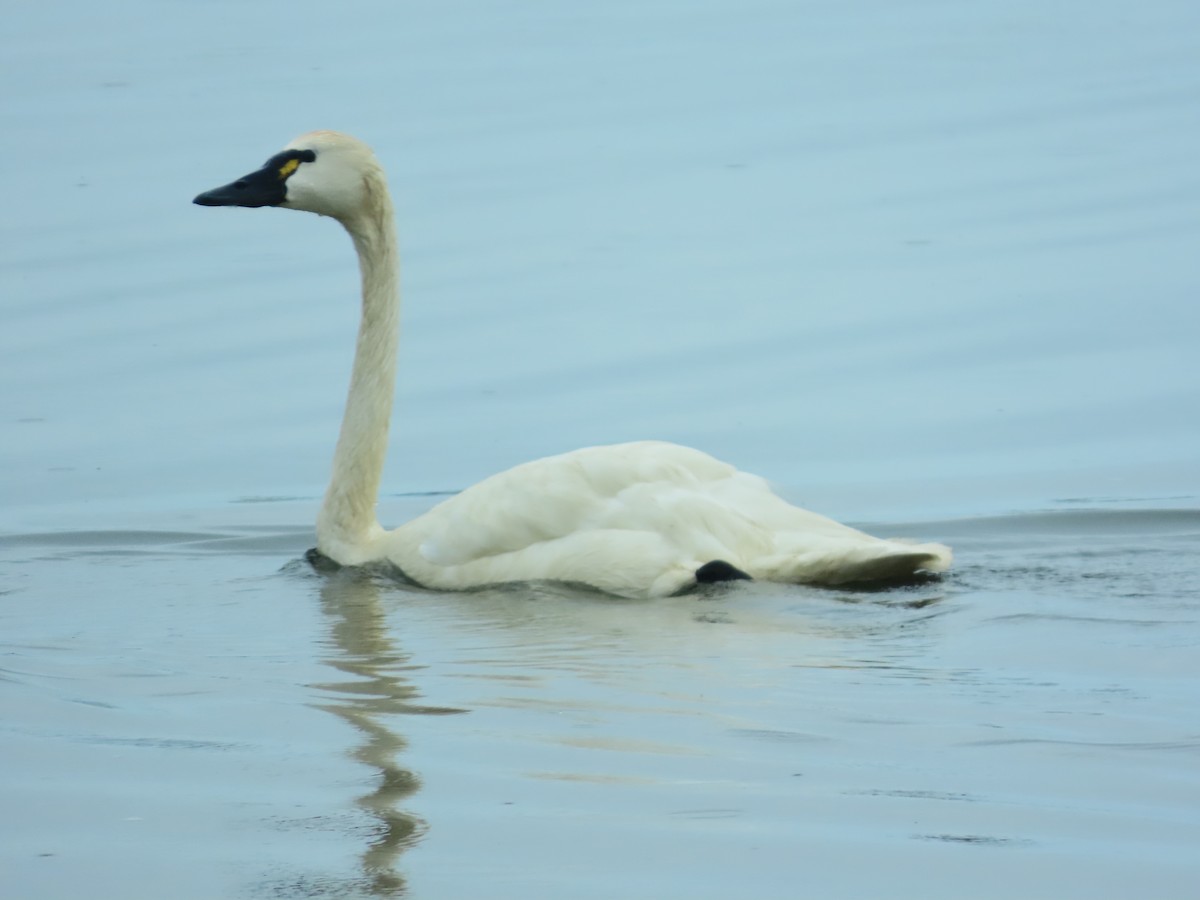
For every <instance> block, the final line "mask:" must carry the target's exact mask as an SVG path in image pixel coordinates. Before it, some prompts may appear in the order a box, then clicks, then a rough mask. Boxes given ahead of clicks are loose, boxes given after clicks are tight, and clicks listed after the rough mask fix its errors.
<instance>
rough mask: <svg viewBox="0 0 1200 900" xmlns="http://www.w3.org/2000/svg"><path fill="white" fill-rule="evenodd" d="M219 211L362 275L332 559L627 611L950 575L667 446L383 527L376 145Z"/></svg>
mask: <svg viewBox="0 0 1200 900" xmlns="http://www.w3.org/2000/svg"><path fill="white" fill-rule="evenodd" d="M195 202H196V203H199V204H201V205H203V206H249V207H258V206H282V207H285V208H288V209H300V210H307V211H309V212H315V213H318V214H320V215H323V216H330V217H332V218H334V219H337V220H338V221H339V222H340V223H341V224H342V226H343V227H344V228H345V229H346V231H348V232H349V233H350V237H351V238H352V239H353V241H354V246H355V249H356V250H357V251H358V259H359V265H360V269H361V273H362V321H361V324H360V327H359V332H358V346H357V350H356V352H355V357H354V366H353V371H352V374H351V378H350V393H349V397H348V399H347V402H346V411H345V416H344V418H343V420H342V429H341V434H340V436H339V438H338V443H337V449H336V451H335V453H334V459H333V474H332V478H331V480H330V483H329V488H328V490H327V492H326V494H325V499H324V502H323V503H322V506H321V511H320V514H319V516H318V518H317V549H318V550H319V552H320V553H322V554H324V555H325V556H327V557H329V558H330V559H332V560H334V561H335V562H337V563H340V564H342V565H350V566H353V565H359V564H363V563H368V562H373V561H383V560H390V561H391V562H392V563H394V564H395V565H396V566H398V567H399V568H400V569H401V570H402V571H403V572H404V573H405V575H407V576H408V577H409V578H411V579H413V580H414V581H416V582H418V583H420V584H422V585H425V586H427V587H431V588H440V589H447V590H455V589H464V588H471V587H478V586H481V585H487V584H499V583H505V582H520V581H533V580H543V579H548V580H554V581H563V582H575V583H580V584H585V585H590V586H592V587H594V588H598V589H599V590H602V591H606V592H609V593H612V594H617V595H621V596H626V597H660V596H666V595H669V594H674V593H678V592H680V591H685V590H687V589H689V588H691V587H694V586H695V585H696V584H697V583H698V582H709V581H723V580H731V579H736V578H756V579H762V580H765V581H777V582H800V583H810V584H844V583H849V582H865V581H876V580H886V579H893V578H899V577H904V576H906V575H909V574H912V573H914V572H916V571H918V570H925V571H942V570H944V569H946V568H947V567H948V566H949V564H950V558H951V557H950V551H949V549H948V548H946V547H944V546H942V545H941V544H912V543H906V542H903V541H893V540H880V539H879V538H874V537H871V536H870V535H868V534H864V533H863V532H861V531H856V530H855V529H853V528H849V527H847V526H845V525H841V524H839V523H837V522H834V521H833V520H831V519H827V518H825V517H824V516H820V515H817V514H816V513H812V512H808V511H806V510H803V509H799V508H798V507H795V506H792V505H790V504H788V503H786V502H784V501H783V500H781V499H780V498H779V497H777V496H775V494H773V493H772V492H771V490H770V489H769V488H768V487H767V485H766V483H765V482H764V481H763V480H762V479H760V478H757V477H755V476H753V475H747V474H745V473H743V472H738V471H737V470H736V469H734V468H733V467H732V466H729V465H727V464H725V463H723V462H720V461H718V460H716V459H713V458H712V457H711V456H708V455H706V454H704V453H701V452H700V451H698V450H692V449H690V448H688V447H680V446H677V445H674V444H667V443H661V442H657V441H645V442H638V443H629V444H617V445H615V446H608V447H588V448H585V449H582V450H576V451H574V452H572V453H565V454H563V455H561V456H551V457H548V458H546V459H539V460H536V461H534V462H529V463H525V464H524V465H519V466H517V467H515V468H513V469H509V470H508V471H506V472H501V473H500V474H499V475H494V476H492V477H491V478H488V479H486V480H484V481H482V482H480V483H479V484H477V485H475V486H474V487H471V488H468V489H467V490H465V491H463V492H462V493H461V494H458V495H456V496H454V497H451V498H450V499H448V500H446V501H444V502H443V503H440V504H439V505H438V506H436V507H434V508H433V509H432V510H430V511H429V512H427V513H425V514H424V515H422V516H420V517H419V518H417V519H415V520H413V521H411V522H409V523H407V524H406V525H401V526H400V527H399V528H397V529H395V530H394V531H385V530H384V529H383V528H382V527H380V525H379V522H378V520H377V518H376V514H375V505H376V501H377V497H378V494H379V484H380V478H381V474H382V469H383V461H384V455H385V450H386V447H387V435H388V420H389V417H390V414H391V410H392V398H393V391H394V385H395V373H396V349H397V341H398V320H399V294H398V290H397V281H398V275H397V256H396V238H395V225H394V222H393V213H392V202H391V198H390V196H389V194H388V190H387V184H386V182H385V179H384V174H383V170H382V169H381V167H380V165H379V163H378V162H377V161H376V159H375V156H374V154H373V153H372V152H371V150H370V148H368V147H367V146H366V145H365V144H363V143H361V142H360V141H358V140H356V139H354V138H352V137H350V136H348V135H345V134H339V133H337V132H332V131H316V132H312V133H311V134H305V135H302V136H301V137H299V138H297V139H296V140H295V141H293V142H292V143H290V144H288V146H287V147H286V148H285V149H284V150H283V151H282V152H280V153H277V154H276V155H275V156H273V157H271V159H269V160H268V161H267V163H266V165H265V166H264V167H263V168H262V169H259V170H258V171H256V172H254V173H252V174H250V175H247V176H246V177H245V178H241V179H239V180H238V181H235V182H233V183H231V184H229V185H226V186H224V187H221V188H217V189H215V190H212V191H208V192H206V193H203V194H201V195H200V196H198V197H197V198H196V200H195Z"/></svg>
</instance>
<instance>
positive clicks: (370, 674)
mask: <svg viewBox="0 0 1200 900" xmlns="http://www.w3.org/2000/svg"><path fill="white" fill-rule="evenodd" d="M321 609H322V611H323V612H324V613H325V614H326V615H327V616H328V617H329V620H330V623H331V629H330V638H331V640H330V643H331V647H332V649H333V651H334V655H332V656H331V657H329V658H328V659H327V660H326V662H327V663H328V664H329V665H330V666H332V667H333V668H334V669H336V670H337V671H338V672H340V673H342V674H344V675H346V676H349V677H348V678H347V679H346V680H338V681H331V682H327V683H322V684H316V685H313V687H315V688H318V689H320V690H322V691H324V692H327V693H328V694H330V695H331V697H332V699H331V700H330V701H329V702H327V703H322V704H319V705H320V708H322V709H325V710H328V711H329V712H331V713H333V714H334V715H336V716H338V717H339V718H341V719H344V720H345V721H346V722H348V723H350V724H351V725H352V726H354V728H355V729H357V730H358V731H359V732H360V733H361V734H362V737H363V740H362V743H361V744H359V745H358V747H357V748H356V749H354V750H353V752H352V753H351V755H352V756H353V758H354V759H356V760H358V761H359V762H361V763H363V764H365V765H368V766H370V767H372V768H374V769H378V770H379V774H380V778H379V783H378V785H377V786H376V787H375V789H374V790H373V791H371V792H370V793H368V794H364V795H363V796H361V797H359V798H357V800H356V802H357V804H358V805H359V807H360V808H361V809H362V810H363V811H364V812H366V813H367V814H368V815H369V816H371V818H372V819H374V820H375V822H376V823H377V827H376V828H374V829H373V830H372V835H371V839H370V841H369V843H368V845H367V848H366V849H365V850H364V851H363V855H362V872H363V877H362V883H361V884H360V885H358V886H357V887H358V888H359V889H361V890H363V891H365V892H367V893H368V894H369V895H370V896H373V897H397V896H401V895H403V894H404V892H405V884H404V878H403V876H402V875H400V874H399V873H398V872H397V871H396V859H397V857H398V856H399V855H400V853H402V852H403V851H404V850H405V849H407V848H408V847H411V846H413V845H414V844H416V843H417V842H418V841H419V840H420V839H421V836H422V835H423V834H424V832H425V823H424V822H422V821H421V820H420V819H419V818H418V817H417V816H415V815H413V814H412V813H410V812H407V811H405V810H404V809H402V808H401V806H400V804H401V803H403V802H404V800H405V798H406V797H408V796H409V795H410V794H413V793H415V792H416V790H417V789H418V788H419V787H420V785H421V782H420V780H419V779H418V778H417V776H416V775H415V774H413V773H412V772H410V771H409V770H408V769H405V768H404V767H403V766H401V765H400V764H399V763H398V762H397V761H396V757H397V754H398V753H399V752H400V751H401V750H402V749H404V747H405V745H406V741H405V739H404V737H403V736H402V735H400V734H398V733H397V732H396V731H394V730H392V729H393V728H394V726H395V724H396V720H395V718H394V717H395V716H397V715H401V714H413V713H416V714H423V715H439V714H447V713H457V712H463V710H459V709H449V708H444V707H429V706H421V705H418V704H415V703H412V702H411V701H412V700H413V699H414V698H415V697H416V696H417V689H416V688H415V687H413V686H412V684H410V683H409V681H408V679H407V677H406V673H407V672H409V671H411V670H412V669H414V668H416V667H415V666H413V665H411V664H410V663H409V657H408V656H407V655H405V654H404V653H402V652H401V651H400V650H399V649H398V648H397V647H396V644H395V641H394V640H393V639H392V636H391V635H390V634H389V633H388V627H387V619H386V617H385V616H384V613H383V609H382V606H381V605H380V602H379V586H378V584H377V583H376V581H375V577H374V576H373V575H371V574H369V573H365V572H361V571H350V570H344V571H340V572H335V573H332V574H330V575H328V576H326V580H325V583H324V584H323V585H322V587H321Z"/></svg>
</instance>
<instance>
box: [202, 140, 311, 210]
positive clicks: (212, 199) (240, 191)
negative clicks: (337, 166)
mask: <svg viewBox="0 0 1200 900" xmlns="http://www.w3.org/2000/svg"><path fill="white" fill-rule="evenodd" d="M316 158H317V154H316V153H315V152H314V151H312V150H284V151H283V152H282V153H276V154H275V155H274V156H272V157H271V158H270V159H268V160H267V162H266V165H264V166H263V167H262V168H261V169H259V170H258V171H257V172H251V173H250V174H249V175H246V176H245V177H243V178H239V179H238V180H237V181H234V182H231V183H229V184H227V185H225V186H223V187H219V188H213V189H212V190H211V191H205V192H204V193H203V194H200V195H199V196H198V197H196V199H195V200H193V201H192V202H193V203H198V204H200V205H201V206H247V207H251V208H257V207H260V206H278V205H279V204H281V203H282V202H283V201H284V200H286V199H287V180H288V178H290V177H291V175H292V173H293V172H295V171H296V169H297V168H299V166H300V164H301V163H306V162H312V161H313V160H315V159H316Z"/></svg>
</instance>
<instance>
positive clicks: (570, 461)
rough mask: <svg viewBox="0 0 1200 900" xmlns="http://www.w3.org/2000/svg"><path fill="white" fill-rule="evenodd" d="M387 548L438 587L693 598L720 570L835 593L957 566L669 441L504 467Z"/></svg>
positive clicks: (943, 555)
mask: <svg viewBox="0 0 1200 900" xmlns="http://www.w3.org/2000/svg"><path fill="white" fill-rule="evenodd" d="M393 536H394V537H393ZM387 553H388V556H389V557H390V558H392V559H393V561H394V562H395V563H396V564H397V565H399V566H400V567H401V568H402V569H403V570H404V571H405V572H406V573H407V574H408V575H409V576H410V577H413V578H414V579H416V580H417V581H419V582H421V583H424V584H427V585H429V586H431V587H442V588H462V587H469V586H474V585H478V584H487V583H497V582H510V581H527V580H539V579H552V580H558V581H573V582H579V583H584V584H589V585H592V586H594V587H599V588H601V589H602V590H606V591H610V592H612V593H616V594H622V595H626V596H647V595H649V596H661V595H666V594H671V593H675V592H677V591H679V590H683V589H686V588H688V587H689V586H691V585H694V584H695V583H696V580H697V576H696V572H697V570H699V569H701V568H702V567H704V566H705V565H707V564H710V563H713V562H716V561H721V562H723V563H726V564H728V566H729V567H731V569H732V571H735V572H742V573H745V574H746V575H748V576H750V577H752V578H757V579H763V580H769V581H786V582H804V583H825V584H838V583H845V582H851V581H866V580H877V579H879V578H893V577H900V576H902V575H904V574H906V573H911V572H913V571H916V570H917V569H930V570H940V569H942V568H945V566H946V565H948V563H949V551H947V550H946V549H945V548H944V547H942V546H941V545H937V544H925V545H908V544H903V543H898V542H894V541H882V540H879V539H878V538H874V537H871V536H870V535H867V534H864V533H863V532H861V531H857V530H856V529H853V528H850V527H848V526H845V525H841V524H839V523H838V522H835V521H833V520H832V519H828V518H826V517H824V516H821V515H818V514H816V513H812V512H808V511H807V510H803V509H800V508H798V507H795V506H792V505H791V504H789V503H787V502H785V501H784V500H782V499H780V498H779V497H777V496H776V495H775V494H774V493H772V492H771V490H770V488H769V487H768V486H767V484H766V483H765V482H764V481H763V480H762V479H761V478H758V477H757V476H754V475H749V474H746V473H744V472H739V471H738V470H736V469H735V468H733V467H732V466H730V465H728V464H727V463H723V462H721V461H719V460H717V459H714V458H713V457H711V456H709V455H707V454H705V453H701V452H700V451H698V450H693V449H691V448H688V447H681V446H678V445H676V444H669V443H663V442H659V441H641V442H636V443H629V444H616V445H612V446H605V447H588V448H584V449H582V450H576V451H574V452H571V453H565V454H562V455H560V456H552V457H547V458H545V459H540V460H535V461H533V462H529V463H525V464H523V465H519V466H516V467H514V468H512V469H509V470H507V471H505V472H501V473H500V474H498V475H494V476H492V477H491V478H488V479H486V480H484V481H482V482H480V483H479V484H477V485H475V486H474V487H471V488H468V489H467V490H466V491H464V492H463V493H461V494H459V495H457V496H455V497H452V498H450V499H449V500H446V501H445V502H443V503H441V504H439V505H438V506H436V507H435V508H434V509H432V510H430V511H429V512H428V513H426V514H425V515H424V516H421V517H420V518H418V519H416V520H414V521H413V522H410V523H408V524H407V525H404V526H402V527H401V528H399V529H397V530H396V531H395V532H392V536H389V539H388V551H387Z"/></svg>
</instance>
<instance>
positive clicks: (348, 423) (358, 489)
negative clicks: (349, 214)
mask: <svg viewBox="0 0 1200 900" xmlns="http://www.w3.org/2000/svg"><path fill="white" fill-rule="evenodd" d="M365 180H366V187H367V202H366V203H365V204H364V208H363V209H362V210H361V211H360V212H359V213H358V214H357V215H356V216H355V217H354V218H352V219H347V220H345V221H343V222H342V224H343V225H344V226H345V228H346V230H347V231H348V232H349V233H350V237H351V238H353V240H354V248H355V250H357V251H358V263H359V268H360V270H361V272H362V321H361V322H360V324H359V329H358V345H357V348H356V350H355V353H354V367H353V369H352V371H351V374H350V393H349V396H348V397H347V399H346V412H345V415H344V416H343V417H342V430H341V433H340V434H339V436H338V442H337V449H336V450H335V451H334V454H333V474H332V476H331V478H330V481H329V488H328V489H327V490H326V492H325V500H324V502H323V503H322V504H321V512H320V514H319V515H318V516H317V548H318V549H319V550H320V551H321V552H322V553H324V554H325V555H326V556H328V557H330V558H332V559H334V560H336V561H337V562H340V563H342V564H343V565H354V564H357V563H362V562H366V561H367V560H369V559H371V558H372V545H373V544H374V543H375V542H376V541H377V540H378V538H379V537H381V536H382V533H383V530H382V529H381V528H380V525H379V520H378V519H377V517H376V514H375V505H376V503H377V501H378V499H379V484H380V481H381V479H382V476H383V461H384V457H385V455H386V454H387V441H388V423H389V421H390V419H391V413H392V400H393V397H394V395H395V389H396V350H397V346H398V344H399V318H400V295H399V268H398V265H397V251H396V226H395V217H394V215H393V212H392V201H391V198H390V197H389V196H388V190H387V184H386V182H385V181H384V177H383V173H382V171H379V170H375V171H372V172H368V173H367V175H366V176H365Z"/></svg>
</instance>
